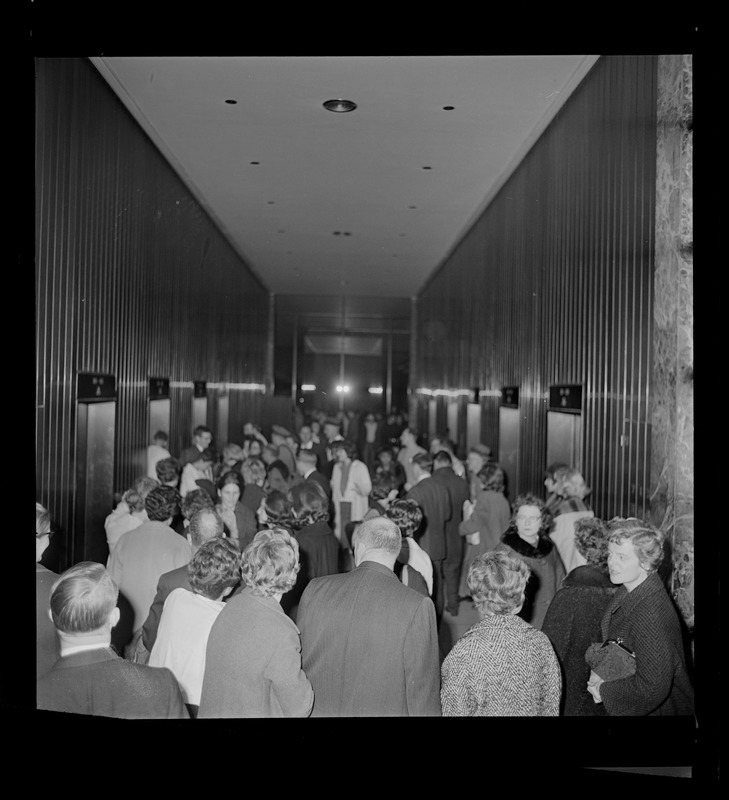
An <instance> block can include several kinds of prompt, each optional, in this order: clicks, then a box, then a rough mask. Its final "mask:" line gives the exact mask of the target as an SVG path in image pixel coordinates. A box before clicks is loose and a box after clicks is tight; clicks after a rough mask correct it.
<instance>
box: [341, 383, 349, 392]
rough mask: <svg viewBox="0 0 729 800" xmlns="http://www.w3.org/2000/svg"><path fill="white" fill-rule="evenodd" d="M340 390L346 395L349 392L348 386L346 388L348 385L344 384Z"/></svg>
mask: <svg viewBox="0 0 729 800" xmlns="http://www.w3.org/2000/svg"><path fill="white" fill-rule="evenodd" d="M342 389H343V390H344V392H345V393H346V392H348V391H349V386H348V385H347V384H346V383H345V384H344V386H342Z"/></svg>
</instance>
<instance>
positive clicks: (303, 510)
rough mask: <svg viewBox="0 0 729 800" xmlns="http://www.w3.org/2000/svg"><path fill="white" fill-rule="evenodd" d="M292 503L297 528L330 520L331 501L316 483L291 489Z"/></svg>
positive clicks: (298, 485) (301, 484) (309, 482)
mask: <svg viewBox="0 0 729 800" xmlns="http://www.w3.org/2000/svg"><path fill="white" fill-rule="evenodd" d="M291 503H292V506H293V510H294V514H295V516H296V527H297V528H304V527H306V526H307V525H313V524H314V523H315V522H320V521H322V520H328V519H329V499H328V498H327V496H326V495H325V494H324V489H322V487H321V486H320V485H319V484H318V483H317V482H316V481H304V482H303V483H297V484H296V485H295V486H294V487H293V488H292V489H291ZM266 513H268V512H266Z"/></svg>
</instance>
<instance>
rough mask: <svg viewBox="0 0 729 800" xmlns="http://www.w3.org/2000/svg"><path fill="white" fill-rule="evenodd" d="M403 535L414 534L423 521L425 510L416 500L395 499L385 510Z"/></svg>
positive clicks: (388, 517)
mask: <svg viewBox="0 0 729 800" xmlns="http://www.w3.org/2000/svg"><path fill="white" fill-rule="evenodd" d="M385 516H386V517H387V519H391V520H392V521H393V522H394V523H395V525H397V527H398V528H399V529H400V533H401V534H402V535H403V536H412V535H413V534H414V533H415V531H417V530H418V528H419V527H420V525H421V523H422V521H423V510H422V508H420V506H419V505H418V504H417V503H416V502H415V500H395V501H394V502H393V503H391V504H390V507H389V508H388V509H387V511H386V512H385Z"/></svg>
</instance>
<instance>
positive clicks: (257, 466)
mask: <svg viewBox="0 0 729 800" xmlns="http://www.w3.org/2000/svg"><path fill="white" fill-rule="evenodd" d="M240 472H241V475H242V476H243V482H244V483H245V484H251V485H254V486H261V485H262V484H263V482H264V481H265V480H266V464H265V463H264V461H263V460H262V459H260V458H258V456H248V458H247V459H246V460H245V461H244V462H243V463H242V464H241V468H240Z"/></svg>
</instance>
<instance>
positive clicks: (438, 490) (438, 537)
mask: <svg viewBox="0 0 729 800" xmlns="http://www.w3.org/2000/svg"><path fill="white" fill-rule="evenodd" d="M405 499H406V500H415V502H416V503H417V504H418V505H419V506H420V507H421V508H422V509H423V522H422V524H421V526H420V530H418V531H416V532H415V536H414V538H415V541H416V542H417V543H418V544H419V545H420V546H421V547H422V548H423V550H425V552H426V553H427V554H428V555H429V556H430V559H431V561H442V560H443V559H444V558H445V557H446V522H447V521H448V520H449V519H450V518H451V516H452V514H453V510H452V509H451V498H450V495H449V494H448V490H447V489H446V488H445V486H443V484H442V483H440V482H439V481H436V480H435V479H434V478H433V477H432V476H431V477H429V478H423V480H420V481H418V482H417V483H416V484H415V486H413V487H412V488H411V489H410V491H409V492H408V493H407V494H406V495H405Z"/></svg>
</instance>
